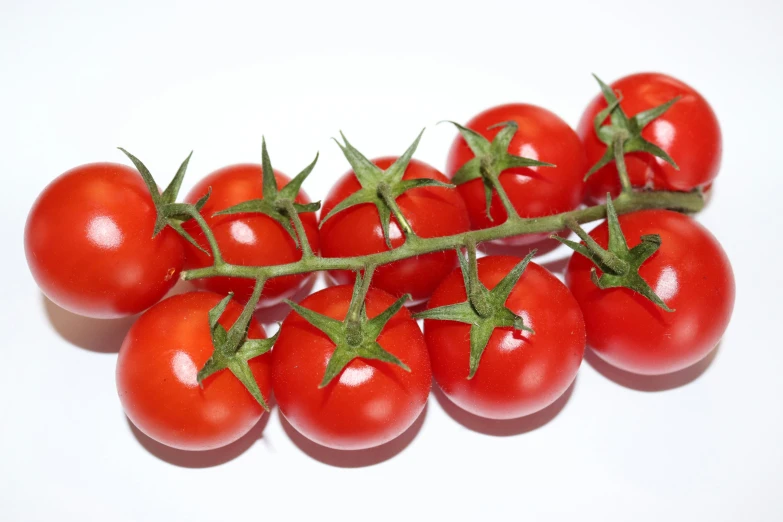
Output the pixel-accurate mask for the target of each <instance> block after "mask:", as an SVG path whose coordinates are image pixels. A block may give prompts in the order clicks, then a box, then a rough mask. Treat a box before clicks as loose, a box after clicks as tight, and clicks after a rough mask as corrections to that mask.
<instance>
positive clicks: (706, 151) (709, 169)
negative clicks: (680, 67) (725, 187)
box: [577, 73, 722, 201]
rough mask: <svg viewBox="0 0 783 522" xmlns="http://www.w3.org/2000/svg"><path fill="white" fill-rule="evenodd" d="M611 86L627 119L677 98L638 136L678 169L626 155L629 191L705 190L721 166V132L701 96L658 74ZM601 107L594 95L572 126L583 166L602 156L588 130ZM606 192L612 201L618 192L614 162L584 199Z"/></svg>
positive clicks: (592, 182)
mask: <svg viewBox="0 0 783 522" xmlns="http://www.w3.org/2000/svg"><path fill="white" fill-rule="evenodd" d="M611 87H612V89H614V91H615V92H616V93H618V96H622V100H621V101H620V107H621V108H622V109H623V111H625V114H626V115H628V117H629V118H630V117H633V116H634V115H635V114H638V113H639V112H642V111H646V110H648V109H652V108H653V107H657V106H658V105H661V104H663V103H665V102H667V101H669V100H671V99H672V98H674V97H675V96H680V99H679V100H678V101H677V102H676V103H675V104H674V105H672V106H671V107H670V108H669V110H667V111H666V112H665V113H664V114H663V115H661V116H659V117H658V118H656V119H655V120H653V121H652V122H651V123H650V124H649V125H647V126H646V127H645V128H644V130H643V131H642V137H643V138H645V139H646V140H649V141H651V142H652V143H654V144H656V145H658V146H659V147H661V148H662V149H663V150H664V151H666V153H668V154H669V156H671V158H672V159H674V161H675V162H676V163H677V165H678V166H679V167H680V170H676V169H675V168H674V167H672V166H671V165H669V164H668V163H666V162H665V161H664V160H663V159H661V158H657V157H655V156H653V155H652V154H648V153H646V152H632V153H629V154H627V155H626V156H625V164H626V167H627V169H628V176H629V178H630V180H631V184H632V185H633V186H635V187H646V188H651V189H656V190H684V191H688V190H692V189H694V188H696V187H702V188H706V186H707V185H709V184H710V183H711V182H712V180H713V179H715V177H716V176H717V175H718V169H719V167H720V158H721V150H722V143H721V132H720V126H719V125H718V119H717V118H716V116H715V113H714V112H712V108H711V107H710V105H709V104H708V103H707V100H705V99H704V97H702V95H701V94H699V93H698V92H696V90H695V89H693V88H692V87H690V86H689V85H686V84H684V83H683V82H681V81H679V80H677V79H675V78H672V77H671V76H666V75H664V74H657V73H640V74H632V75H630V76H626V77H624V78H621V79H619V80H617V81H616V82H614V83H613V84H612V85H611ZM605 108H606V100H605V99H604V97H603V95H602V94H598V95H597V96H596V97H595V98H593V101H591V102H590V105H588V106H587V109H585V112H584V113H583V114H582V119H581V120H580V121H579V126H578V127H577V132H578V133H579V137H580V138H581V139H582V141H583V142H584V145H585V151H586V152H587V162H588V167H590V166H592V165H594V164H595V163H596V162H597V161H598V160H599V159H600V158H601V156H603V155H604V153H605V152H606V145H605V144H604V143H602V142H601V141H600V140H599V139H598V136H597V135H596V134H595V129H594V128H593V120H594V119H595V117H596V115H597V114H598V113H599V112H601V111H602V110H603V109H605ZM607 120H608V118H607ZM607 192H611V194H612V196H613V197H614V196H617V195H618V194H619V193H620V181H619V178H618V176H617V168H616V166H615V163H614V162H612V163H610V164H608V165H606V166H605V167H603V168H601V169H600V170H598V171H597V172H596V173H595V174H593V175H592V176H591V177H590V178H589V179H588V180H587V193H586V196H587V198H588V199H589V200H590V201H603V200H604V199H605V198H606V193H607Z"/></svg>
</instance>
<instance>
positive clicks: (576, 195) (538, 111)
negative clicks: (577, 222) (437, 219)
mask: <svg viewBox="0 0 783 522" xmlns="http://www.w3.org/2000/svg"><path fill="white" fill-rule="evenodd" d="M506 121H515V122H516V123H517V125H519V130H517V133H516V134H515V135H514V138H513V139H512V140H511V144H510V145H509V147H508V152H509V153H510V154H513V155H515V156H523V157H525V158H530V159H535V160H539V161H546V162H548V163H554V164H555V165H557V167H526V168H514V169H507V170H505V171H503V173H502V174H501V175H500V184H501V185H502V186H503V188H504V189H505V190H506V193H507V194H508V197H509V199H510V200H511V203H512V204H513V205H514V208H515V209H516V211H517V213H518V214H519V215H520V216H521V217H539V216H548V215H550V214H558V213H560V212H567V211H569V210H572V209H574V208H576V207H577V206H578V205H579V203H580V202H581V200H582V193H583V190H584V183H583V182H582V177H583V176H584V175H585V172H586V163H585V153H584V150H583V148H582V144H581V142H580V141H579V137H578V136H577V135H576V133H575V132H574V130H573V129H572V128H571V127H569V126H568V124H567V123H566V122H564V121H563V120H562V119H560V118H559V117H558V116H557V115H556V114H554V113H552V112H549V111H548V110H546V109H543V108H541V107H536V106H535V105H528V104H523V103H512V104H508V105H499V106H497V107H493V108H491V109H487V110H486V111H484V112H482V113H481V114H479V115H477V116H475V117H474V118H473V119H472V120H470V121H469V122H468V123H467V124H466V125H465V126H466V127H467V128H469V129H471V130H474V131H476V132H478V133H479V134H481V135H482V136H484V137H485V138H487V139H488V140H489V141H492V140H493V139H494V137H495V135H497V133H498V132H500V130H501V127H496V128H493V129H490V128H489V127H491V126H493V125H495V124H498V123H503V122H506ZM473 157H474V155H473V152H472V151H471V150H470V148H469V147H468V144H467V143H466V142H465V140H464V139H463V138H462V136H457V138H456V139H455V140H454V142H453V143H452V144H451V150H450V151H449V156H448V160H447V163H446V175H447V176H448V177H450V178H451V177H453V176H454V174H455V173H456V172H457V171H458V170H459V169H460V167H462V165H464V164H465V163H467V162H468V161H470V160H471V159H473ZM458 190H459V193H460V195H461V196H462V198H463V199H464V200H465V204H466V205H467V207H468V212H469V214H470V221H471V223H472V225H473V228H474V229H482V228H488V227H492V226H495V225H499V224H500V223H502V222H503V221H505V219H506V211H505V209H504V208H503V204H502V203H501V202H500V198H499V197H498V195H497V194H493V196H492V205H491V207H490V208H491V213H492V218H493V220H494V221H490V220H489V218H487V211H486V209H487V204H486V200H485V195H484V182H483V181H482V180H480V179H474V180H471V181H468V182H467V183H463V184H462V185H460V186H459V187H458ZM545 237H547V234H533V235H526V236H518V237H514V238H508V239H502V240H498V241H496V243H500V244H507V245H528V244H531V243H535V242H537V241H540V240H541V239H543V238H545Z"/></svg>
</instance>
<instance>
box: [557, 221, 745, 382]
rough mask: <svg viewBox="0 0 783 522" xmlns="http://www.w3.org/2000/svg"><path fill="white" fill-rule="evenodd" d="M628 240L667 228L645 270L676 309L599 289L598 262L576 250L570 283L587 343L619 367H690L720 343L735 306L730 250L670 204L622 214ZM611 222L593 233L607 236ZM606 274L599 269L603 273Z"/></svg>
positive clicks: (652, 371) (660, 370) (601, 240)
mask: <svg viewBox="0 0 783 522" xmlns="http://www.w3.org/2000/svg"><path fill="white" fill-rule="evenodd" d="M620 226H621V228H622V229H623V232H624V233H625V237H626V239H627V241H628V246H629V247H631V248H633V247H634V246H636V245H637V244H639V238H640V237H641V236H642V235H644V234H660V236H661V241H662V243H661V247H660V248H659V249H658V251H657V252H656V253H655V254H653V256H652V257H650V258H649V259H648V260H647V261H645V262H644V263H643V264H642V266H641V269H640V270H639V275H640V276H641V277H642V278H643V279H644V280H645V281H647V283H648V284H649V285H650V286H651V287H652V289H653V290H654V291H655V292H656V293H657V294H658V296H659V297H661V299H663V301H664V302H665V303H666V304H667V305H668V306H669V307H670V308H673V309H674V312H666V311H664V310H662V309H660V308H659V307H658V306H656V305H655V304H653V303H652V302H650V301H648V300H647V299H645V298H644V297H642V296H640V295H638V294H636V293H634V292H632V291H631V290H628V289H626V288H612V289H607V290H600V289H598V288H597V287H596V286H595V284H593V282H592V281H591V280H590V269H591V267H592V265H591V264H590V263H589V261H588V260H587V259H586V258H584V257H583V256H581V255H578V254H575V255H574V256H573V257H572V258H571V260H570V262H569V263H568V268H567V271H566V283H567V284H568V287H569V288H570V289H571V291H572V292H573V294H574V296H575V297H576V300H577V301H578V302H579V305H580V306H581V308H582V312H583V313H584V316H585V324H586V326H587V342H588V345H589V346H590V347H592V349H593V350H594V351H595V353H597V354H598V355H599V356H600V357H601V358H602V359H604V360H605V361H606V362H608V363H609V364H611V365H613V366H616V367H617V368H620V369H623V370H626V371H629V372H633V373H638V374H647V375H658V374H665V373H670V372H674V371H677V370H681V369H683V368H686V367H688V366H690V365H692V364H694V363H695V362H697V361H699V360H700V359H702V358H703V357H704V356H706V355H707V354H708V353H709V352H710V351H711V350H712V349H713V348H714V347H715V345H717V344H718V341H720V338H721V337H722V336H723V332H724V331H725V330H726V327H727V326H728V324H729V319H730V318H731V312H732V309H733V308H734V275H733V272H732V270H731V264H730V263H729V260H728V258H727V257H726V253H725V252H724V251H723V248H721V246H720V244H719V243H718V241H717V240H716V239H715V237H713V236H712V234H710V233H709V231H707V230H706V229H705V228H704V227H702V226H701V225H699V224H698V223H697V222H695V221H693V220H692V219H690V218H689V217H687V216H684V215H682V214H679V213H677V212H672V211H668V210H646V211H642V212H635V213H633V214H626V215H624V216H620ZM607 234H608V232H607V227H606V223H603V224H601V225H599V226H598V227H596V228H595V230H593V231H592V232H590V236H592V237H593V238H594V239H595V240H596V241H597V242H598V244H599V245H601V246H602V247H606V245H607V242H608V235H607ZM599 273H600V272H599Z"/></svg>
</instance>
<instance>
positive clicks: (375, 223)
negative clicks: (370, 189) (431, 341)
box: [321, 157, 470, 305]
mask: <svg viewBox="0 0 783 522" xmlns="http://www.w3.org/2000/svg"><path fill="white" fill-rule="evenodd" d="M396 160H397V158H396V157H385V158H378V159H375V160H373V163H374V164H375V165H377V166H378V167H380V168H381V169H387V168H389V167H390V166H391V165H392V164H393V163H394V162H395V161H396ZM418 178H431V179H435V180H438V181H442V182H444V183H448V179H446V177H445V176H444V175H443V174H441V173H440V172H438V170H437V169H435V168H433V167H431V166H429V165H427V164H426V163H423V162H421V161H417V160H415V159H414V160H411V162H410V164H409V165H408V168H407V169H406V170H405V174H404V175H403V179H404V180H406V179H418ZM360 188H361V185H359V181H358V180H357V179H356V175H355V174H354V173H353V171H351V172H348V173H347V174H345V175H344V176H343V177H342V178H340V179H339V180H338V181H337V183H336V184H335V185H334V186H333V187H332V190H331V191H330V192H329V195H328V196H326V199H325V200H324V204H323V208H322V209H321V216H326V215H328V214H329V212H331V210H332V209H333V208H334V207H335V206H336V205H337V204H338V203H340V202H341V201H342V200H344V199H345V198H347V197H348V196H350V195H351V194H353V193H354V192H356V191H357V190H359V189H360ZM397 204H398V205H399V207H400V209H401V210H402V213H403V215H404V216H405V217H406V219H407V220H408V222H409V223H410V225H411V228H412V229H413V231H414V232H415V233H416V234H417V235H419V236H421V237H440V236H449V235H452V234H460V233H462V232H467V231H468V230H470V220H469V218H468V214H467V211H466V210H465V205H464V203H463V202H462V199H461V198H460V197H459V195H458V194H457V192H456V191H455V190H453V189H449V188H444V187H421V188H416V189H413V190H410V191H408V192H405V193H404V194H402V195H401V196H399V197H398V198H397ZM389 237H390V238H391V243H392V246H393V247H398V246H400V245H402V244H403V243H404V242H405V236H404V235H403V233H402V231H401V230H400V228H399V227H398V226H397V222H396V221H395V219H394V217H393V216H392V221H391V224H390V226H389ZM386 250H389V248H388V247H387V246H386V242H385V240H384V238H383V230H382V228H381V222H380V218H379V217H378V210H377V209H376V208H375V206H374V205H371V204H364V205H357V206H355V207H350V208H348V209H346V210H343V211H341V212H338V213H337V214H335V215H334V216H332V217H331V218H330V219H329V220H328V221H326V222H324V223H323V225H322V227H321V253H322V255H323V256H324V257H350V256H361V255H366V254H374V253H377V252H384V251H386ZM455 266H457V256H456V254H455V253H454V251H446V252H435V253H432V254H425V255H421V256H416V257H414V258H410V259H404V260H401V261H397V262H394V263H390V264H388V265H384V266H380V267H378V268H377V269H376V270H375V275H374V276H373V279H372V285H373V286H374V287H376V288H380V289H381V290H384V291H386V292H389V293H390V294H392V295H394V296H397V297H400V296H402V295H404V294H406V293H407V294H411V301H410V302H409V304H411V305H414V304H418V303H422V302H424V301H426V300H427V298H429V296H430V295H432V292H433V291H434V290H435V288H436V287H437V286H438V283H440V281H441V280H442V279H443V278H444V277H445V276H446V275H447V274H448V273H449V272H451V271H452V270H453V269H454V267H455ZM329 276H330V277H331V278H332V280H333V281H335V282H336V283H337V284H347V283H351V282H352V281H353V279H354V274H353V272H349V271H340V270H333V271H330V272H329Z"/></svg>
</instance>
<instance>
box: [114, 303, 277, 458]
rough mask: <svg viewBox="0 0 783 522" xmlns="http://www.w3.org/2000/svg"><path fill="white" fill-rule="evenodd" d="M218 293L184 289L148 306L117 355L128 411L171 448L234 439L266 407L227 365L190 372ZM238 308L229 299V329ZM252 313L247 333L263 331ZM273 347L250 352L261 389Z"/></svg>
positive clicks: (203, 345)
mask: <svg viewBox="0 0 783 522" xmlns="http://www.w3.org/2000/svg"><path fill="white" fill-rule="evenodd" d="M222 298H223V296H221V295H219V294H214V293H211V292H190V293H187V294H181V295H177V296H174V297H170V298H168V299H166V300H164V301H161V302H160V303H158V304H157V305H155V306H153V307H152V308H150V309H149V310H147V311H146V312H145V313H144V314H142V316H141V317H140V318H139V320H138V321H136V323H135V324H134V325H133V326H132V327H131V329H130V331H129V332H128V334H127V336H126V337H125V341H123V343H122V347H121V348H120V354H119V358H118V359H117V391H118V393H119V395H120V402H122V407H123V408H124V409H125V413H126V415H127V416H128V418H129V419H130V420H131V421H132V422H133V424H135V425H136V427H137V428H139V429H140V430H141V431H142V432H144V433H145V434H146V435H148V436H149V437H151V438H153V439H155V440H156V441H158V442H160V443H162V444H166V445H167V446H171V447H173V448H178V449H185V450H208V449H214V448H219V447H221V446H225V445H226V444H230V443H231V442H234V441H235V440H237V439H239V438H240V437H241V436H242V435H244V434H245V433H247V432H248V431H250V429H251V428H252V427H253V426H254V425H255V424H256V423H257V422H258V420H259V419H260V418H261V415H262V414H263V412H264V410H263V408H261V406H260V405H259V404H258V403H257V402H256V400H255V399H254V398H253V396H252V395H250V393H249V392H248V391H247V390H246V389H245V387H244V386H243V385H242V383H241V382H240V381H239V380H238V379H237V378H236V377H234V375H232V374H231V373H230V372H229V371H228V370H221V371H219V372H217V373H214V374H213V375H211V376H209V377H207V378H206V379H204V381H203V382H202V386H199V384H198V381H197V380H196V374H197V373H198V371H199V369H201V367H202V366H204V363H206V362H207V360H209V358H210V357H211V355H212V350H213V347H212V337H211V332H210V328H209V321H208V319H207V314H208V312H209V311H210V309H212V308H213V307H214V306H215V305H217V304H218V302H220V300H221V299H222ZM241 313H242V307H241V306H239V305H238V304H237V303H236V302H234V301H232V302H230V303H229V305H228V307H227V308H226V310H225V312H224V313H223V315H222V317H221V318H220V321H219V322H220V324H221V325H223V327H224V328H226V329H227V330H228V329H229V328H230V327H231V325H232V324H233V323H234V321H236V319H237V317H239V315H240V314H241ZM265 337H266V336H265V334H264V330H263V329H262V328H261V326H260V325H259V324H258V323H257V322H256V321H255V320H254V319H253V320H251V321H250V326H249V328H248V338H250V339H263V338H265ZM270 360H271V355H270V354H268V353H267V354H264V355H261V356H258V357H255V358H253V359H250V361H249V363H248V364H249V366H250V369H251V371H252V373H253V376H254V377H255V379H256V382H258V386H259V389H260V390H261V393H262V395H263V396H264V397H266V398H268V397H269V395H270V391H271V385H270V368H271V361H270Z"/></svg>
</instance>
